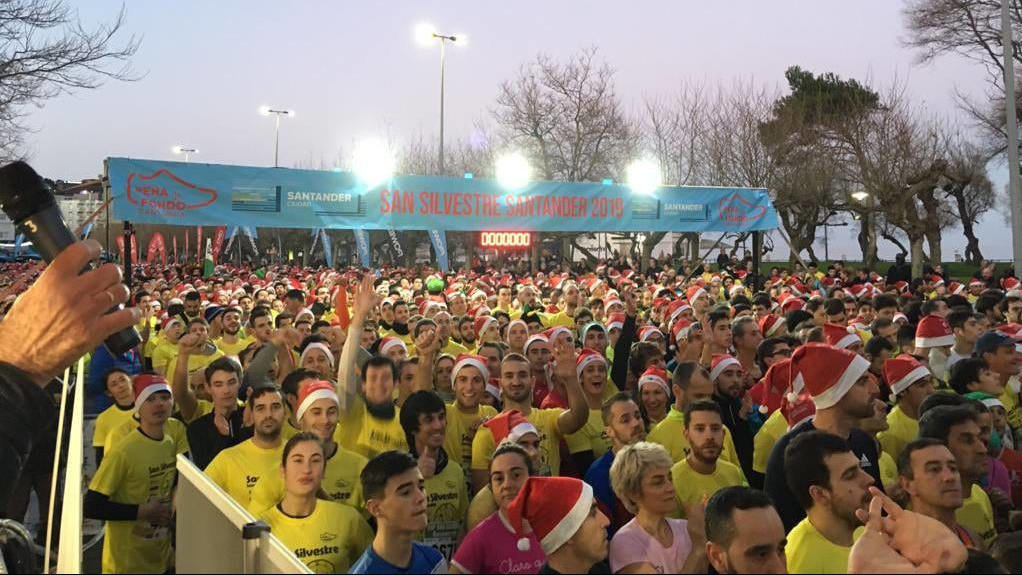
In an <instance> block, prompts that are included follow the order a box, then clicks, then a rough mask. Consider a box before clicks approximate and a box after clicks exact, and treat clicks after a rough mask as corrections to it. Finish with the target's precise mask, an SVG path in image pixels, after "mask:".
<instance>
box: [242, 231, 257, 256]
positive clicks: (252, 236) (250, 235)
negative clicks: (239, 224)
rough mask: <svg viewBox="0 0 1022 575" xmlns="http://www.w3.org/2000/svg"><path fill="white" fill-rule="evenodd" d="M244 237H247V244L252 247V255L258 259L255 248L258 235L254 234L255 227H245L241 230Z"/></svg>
mask: <svg viewBox="0 0 1022 575" xmlns="http://www.w3.org/2000/svg"><path fill="white" fill-rule="evenodd" d="M241 231H242V232H244V234H245V235H246V236H248V243H249V244H251V245H252V253H253V254H255V255H256V257H259V248H257V247H256V243H255V241H256V238H257V237H259V234H258V233H257V232H256V229H255V226H246V227H244V228H242V229H241Z"/></svg>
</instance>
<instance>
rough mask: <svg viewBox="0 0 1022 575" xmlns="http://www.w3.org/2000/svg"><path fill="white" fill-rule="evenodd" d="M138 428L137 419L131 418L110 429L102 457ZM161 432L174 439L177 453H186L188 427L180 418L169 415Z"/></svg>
mask: <svg viewBox="0 0 1022 575" xmlns="http://www.w3.org/2000/svg"><path fill="white" fill-rule="evenodd" d="M136 429H138V420H136V419H134V418H131V419H129V420H128V421H125V422H123V423H121V424H120V425H118V426H117V427H115V428H113V429H112V430H110V433H108V434H107V436H106V445H104V446H103V457H104V458H106V456H107V455H108V454H109V453H110V452H111V451H113V449H114V448H115V447H117V445H118V444H119V443H120V442H121V441H122V440H123V439H124V438H125V437H128V436H130V435H132V432H134V431H135V430H136ZM163 432H164V433H166V434H167V435H168V436H170V438H171V439H172V440H173V441H174V447H175V449H176V451H177V453H188V452H189V451H190V450H191V447H189V445H188V428H187V427H186V426H185V424H184V423H182V422H181V420H180V419H177V418H174V417H171V418H170V419H168V420H167V423H165V424H164V425H163Z"/></svg>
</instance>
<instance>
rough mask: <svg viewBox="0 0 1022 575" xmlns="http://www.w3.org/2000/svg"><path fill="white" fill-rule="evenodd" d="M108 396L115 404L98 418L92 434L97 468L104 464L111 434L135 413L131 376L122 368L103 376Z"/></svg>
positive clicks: (114, 369)
mask: <svg viewBox="0 0 1022 575" xmlns="http://www.w3.org/2000/svg"><path fill="white" fill-rule="evenodd" d="M103 384H104V385H105V386H106V394H107V395H109V396H110V397H111V398H112V399H113V400H114V404H113V405H111V406H110V407H108V408H106V409H105V410H103V413H100V414H99V417H97V418H96V426H95V428H94V429H93V432H92V448H93V449H94V450H95V452H96V467H99V466H100V465H102V463H103V453H104V451H105V447H106V444H107V438H108V437H109V435H110V433H111V432H112V431H113V430H115V429H117V428H118V427H120V426H121V425H124V424H125V423H127V422H129V421H131V416H132V414H133V413H134V412H135V392H134V390H133V389H132V386H131V376H130V375H128V373H127V372H126V371H124V370H122V369H120V368H116V367H115V368H113V369H111V370H110V371H108V372H107V373H106V375H104V376H103Z"/></svg>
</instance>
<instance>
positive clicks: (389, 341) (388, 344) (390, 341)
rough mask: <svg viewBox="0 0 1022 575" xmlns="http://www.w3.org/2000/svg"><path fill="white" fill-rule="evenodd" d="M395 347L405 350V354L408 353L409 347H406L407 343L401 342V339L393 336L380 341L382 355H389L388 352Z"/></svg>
mask: <svg viewBox="0 0 1022 575" xmlns="http://www.w3.org/2000/svg"><path fill="white" fill-rule="evenodd" d="M395 347H400V348H402V349H404V350H405V352H407V351H408V346H407V345H405V342H403V341H401V338H399V337H396V336H393V335H388V336H386V337H384V338H383V339H381V340H380V355H387V352H388V351H390V350H391V349H393V348H395Z"/></svg>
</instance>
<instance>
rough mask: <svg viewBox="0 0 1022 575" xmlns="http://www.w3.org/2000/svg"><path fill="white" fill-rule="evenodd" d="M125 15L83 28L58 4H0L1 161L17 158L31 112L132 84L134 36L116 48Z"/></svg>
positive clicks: (17, 0) (29, 0)
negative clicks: (64, 97) (113, 84)
mask: <svg viewBox="0 0 1022 575" xmlns="http://www.w3.org/2000/svg"><path fill="white" fill-rule="evenodd" d="M123 26H124V9H123V8H122V9H121V11H120V12H119V13H118V14H117V17H116V18H115V19H114V20H113V21H112V22H110V23H107V24H103V25H100V26H98V27H96V28H95V29H87V28H85V27H84V26H83V25H82V24H81V22H80V21H79V20H78V15H77V13H76V12H75V11H74V10H72V9H71V8H69V7H68V6H66V5H65V4H64V3H63V2H61V1H60V0H4V1H3V2H0V157H2V158H4V159H9V158H11V157H13V156H15V155H17V153H18V149H19V148H20V147H21V144H22V141H23V140H22V138H23V135H24V133H25V131H26V128H25V126H24V125H23V124H22V119H23V118H24V117H25V115H26V114H27V113H28V112H27V111H28V109H29V107H30V106H38V105H41V104H42V102H44V101H45V100H48V99H50V98H53V97H56V96H58V95H59V94H61V93H65V92H72V91H75V90H81V89H93V88H96V87H98V86H100V85H102V84H103V81H104V80H107V79H110V78H113V79H116V80H133V79H135V77H134V76H133V75H132V73H131V68H130V62H129V60H130V58H131V56H133V55H134V54H135V52H136V50H137V49H138V46H139V40H138V39H136V38H135V37H134V36H132V37H130V38H128V39H127V40H126V41H125V42H124V43H123V44H119V45H115V43H116V41H117V36H118V35H119V33H120V32H121V29H122V28H123Z"/></svg>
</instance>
